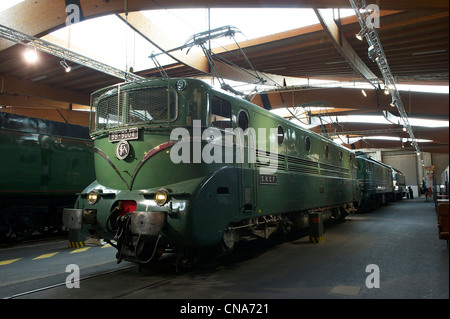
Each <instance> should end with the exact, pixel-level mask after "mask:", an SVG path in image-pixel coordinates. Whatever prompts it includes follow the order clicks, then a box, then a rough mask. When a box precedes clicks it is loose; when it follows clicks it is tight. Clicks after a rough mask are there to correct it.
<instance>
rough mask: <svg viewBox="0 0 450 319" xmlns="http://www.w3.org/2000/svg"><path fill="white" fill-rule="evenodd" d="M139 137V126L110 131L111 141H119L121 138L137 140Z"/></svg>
mask: <svg viewBox="0 0 450 319" xmlns="http://www.w3.org/2000/svg"><path fill="white" fill-rule="evenodd" d="M138 138H139V129H138V128H137V127H132V128H127V129H124V130H119V131H114V132H109V141H110V142H118V141H121V140H123V141H129V140H137V139H138Z"/></svg>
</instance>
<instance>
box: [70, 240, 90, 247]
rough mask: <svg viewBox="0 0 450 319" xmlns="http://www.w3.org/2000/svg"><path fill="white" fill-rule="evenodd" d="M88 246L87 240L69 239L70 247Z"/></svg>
mask: <svg viewBox="0 0 450 319" xmlns="http://www.w3.org/2000/svg"><path fill="white" fill-rule="evenodd" d="M84 246H86V242H85V241H69V247H70V248H80V247H84Z"/></svg>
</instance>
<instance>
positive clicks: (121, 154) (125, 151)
mask: <svg viewBox="0 0 450 319" xmlns="http://www.w3.org/2000/svg"><path fill="white" fill-rule="evenodd" d="M129 154H130V144H129V143H128V142H127V141H124V140H122V141H119V143H118V144H117V146H116V156H117V158H118V159H120V160H123V159H125V158H127V157H128V155H129Z"/></svg>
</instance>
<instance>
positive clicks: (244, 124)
mask: <svg viewBox="0 0 450 319" xmlns="http://www.w3.org/2000/svg"><path fill="white" fill-rule="evenodd" d="M238 127H240V128H241V129H242V130H243V131H245V130H246V129H248V115H247V113H246V112H245V111H244V110H242V111H240V112H239V116H238Z"/></svg>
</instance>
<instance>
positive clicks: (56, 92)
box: [0, 75, 90, 105]
mask: <svg viewBox="0 0 450 319" xmlns="http://www.w3.org/2000/svg"><path fill="white" fill-rule="evenodd" d="M5 93H10V94H11V93H13V94H18V95H24V96H32V97H41V98H47V99H51V100H55V101H62V102H70V103H76V104H82V105H89V104H90V96H89V94H83V93H79V92H75V91H71V90H67V89H60V88H55V87H52V86H48V85H43V84H38V83H34V82H33V81H27V80H22V79H19V78H16V77H13V76H9V75H8V76H6V75H5V76H1V75H0V94H5Z"/></svg>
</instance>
